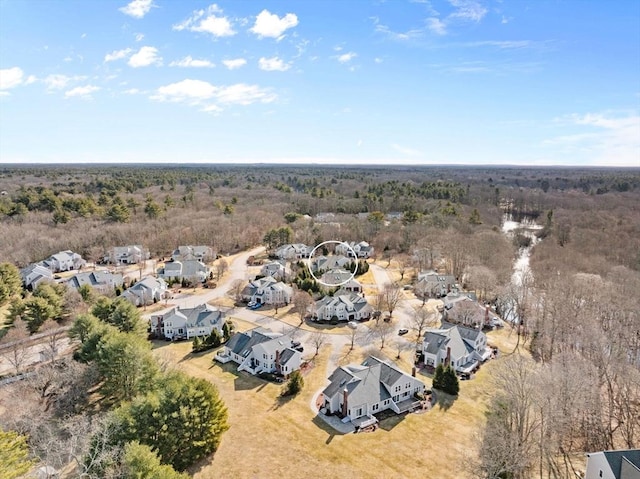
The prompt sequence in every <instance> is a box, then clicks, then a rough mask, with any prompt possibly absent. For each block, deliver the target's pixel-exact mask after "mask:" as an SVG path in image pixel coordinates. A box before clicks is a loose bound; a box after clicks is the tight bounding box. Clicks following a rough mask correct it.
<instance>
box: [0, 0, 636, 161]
mask: <svg viewBox="0 0 640 479" xmlns="http://www.w3.org/2000/svg"><path fill="white" fill-rule="evenodd" d="M0 69H1V72H0V162H3V163H15V162H18V163H23V162H64V163H66V162H127V163H131V162H167V163H192V162H315V163H354V164H374V163H380V164H401V163H404V164H411V163H420V164H443V163H445V164H446V163H452V164H453V163H455V164H494V163H495V164H522V165H551V164H553V165H608V166H614V165H620V166H640V2H637V1H632V0H628V1H626V0H619V1H610V2H609V1H607V2H603V1H596V0H571V1H561V0H553V1H547V0H531V1H509V0H504V1H497V0H491V1H489V0H429V1H427V0H387V1H383V0H369V1H364V0H349V1H346V0H297V1H284V0H282V1H275V0H264V1H263V0H250V1H249V0H243V1H239V0H234V1H219V2H217V3H210V2H201V1H176V0H134V1H132V2H130V3H127V1H126V0H122V1H115V0H114V1H112V0H100V1H87V0H82V1H80V0H64V1H56V0H38V1H17V0H0Z"/></svg>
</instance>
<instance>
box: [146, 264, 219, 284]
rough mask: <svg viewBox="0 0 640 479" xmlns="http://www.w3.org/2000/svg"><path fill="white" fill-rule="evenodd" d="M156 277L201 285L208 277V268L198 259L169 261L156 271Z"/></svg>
mask: <svg viewBox="0 0 640 479" xmlns="http://www.w3.org/2000/svg"><path fill="white" fill-rule="evenodd" d="M158 276H160V277H161V278H163V279H167V280H168V279H171V278H175V279H176V280H178V281H182V280H186V281H191V282H193V283H203V282H205V281H206V280H207V277H208V276H209V267H208V266H207V265H206V264H204V263H203V262H202V261H200V260H198V259H184V260H182V261H177V260H171V261H167V262H166V263H165V264H164V267H163V268H160V269H159V270H158Z"/></svg>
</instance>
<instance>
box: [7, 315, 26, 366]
mask: <svg viewBox="0 0 640 479" xmlns="http://www.w3.org/2000/svg"><path fill="white" fill-rule="evenodd" d="M29 349H30V348H29V329H28V328H27V324H26V323H25V322H24V321H23V320H21V319H17V320H15V321H14V323H13V327H12V328H11V329H9V331H8V332H7V334H5V335H4V337H3V338H2V340H0V354H2V356H3V357H4V358H5V359H6V360H7V361H8V362H9V364H11V365H12V366H13V367H14V369H15V370H16V374H20V373H21V372H22V367H23V366H24V365H25V362H26V360H27V358H28V356H29Z"/></svg>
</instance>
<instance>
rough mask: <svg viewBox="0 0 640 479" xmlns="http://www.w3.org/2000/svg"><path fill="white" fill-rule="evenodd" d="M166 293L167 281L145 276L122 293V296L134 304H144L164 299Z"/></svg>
mask: <svg viewBox="0 0 640 479" xmlns="http://www.w3.org/2000/svg"><path fill="white" fill-rule="evenodd" d="M167 294H168V293H167V283H166V282H165V281H164V279H162V278H154V277H153V276H147V277H146V278H144V279H142V281H138V282H137V283H136V284H134V285H133V286H131V287H130V288H129V289H127V290H126V291H125V292H124V293H122V297H123V298H125V299H127V300H129V301H131V302H132V303H133V304H134V305H135V306H145V305H148V304H153V303H155V302H157V301H160V300H162V299H164V298H165V297H166V296H167Z"/></svg>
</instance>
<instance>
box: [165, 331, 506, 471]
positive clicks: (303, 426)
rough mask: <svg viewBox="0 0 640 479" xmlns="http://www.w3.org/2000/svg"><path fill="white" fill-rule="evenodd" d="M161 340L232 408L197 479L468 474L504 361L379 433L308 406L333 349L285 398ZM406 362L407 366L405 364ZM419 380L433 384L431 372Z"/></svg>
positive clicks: (186, 347) (274, 388) (186, 346)
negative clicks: (325, 417)
mask: <svg viewBox="0 0 640 479" xmlns="http://www.w3.org/2000/svg"><path fill="white" fill-rule="evenodd" d="M240 329H243V328H240ZM158 344H159V345H160V347H158V348H157V351H158V352H161V354H162V356H164V357H168V358H170V359H171V361H172V362H174V363H175V364H176V365H177V367H178V368H180V369H182V370H184V371H185V372H187V373H189V374H191V375H193V376H197V377H202V378H206V379H209V380H211V381H212V382H213V383H215V384H216V385H217V386H218V388H219V390H220V393H221V395H222V397H223V398H224V400H225V403H226V404H227V407H228V408H229V416H230V417H229V423H230V425H231V428H230V429H229V431H227V432H226V433H225V435H224V437H223V440H222V444H221V446H220V448H219V450H218V451H217V452H216V453H215V455H214V457H213V458H212V459H211V460H210V461H208V462H205V463H203V464H200V465H199V467H196V468H194V469H193V470H192V472H193V473H194V477H195V478H196V479H209V478H218V477H220V478H229V477H256V478H261V479H263V478H264V479H268V478H279V479H280V478H285V477H354V478H355V477H358V478H396V477H398V478H400V477H401V478H414V477H415V478H424V477H437V478H442V479H459V478H464V477H470V470H468V469H466V468H467V467H469V465H470V464H471V463H472V459H473V457H474V456H475V455H476V447H477V444H478V439H477V437H476V434H477V433H478V432H479V431H480V428H481V426H482V424H483V422H484V409H485V405H486V402H487V400H488V398H489V397H490V395H491V389H490V386H489V382H488V379H489V377H490V374H491V370H492V369H493V368H494V367H495V364H496V363H497V362H498V361H499V360H496V361H493V362H489V363H487V364H486V365H485V366H484V367H483V368H482V369H481V371H480V372H479V374H478V375H477V377H476V378H475V379H474V380H472V381H463V382H462V383H461V394H460V398H459V399H457V400H456V401H453V403H452V404H446V403H447V402H448V401H444V404H442V405H436V406H435V408H434V409H433V410H431V411H429V412H426V413H424V414H409V415H406V416H400V417H393V418H390V419H387V420H385V421H383V423H382V425H381V428H380V429H378V430H377V431H376V432H374V433H363V434H349V435H339V434H337V433H335V432H334V431H333V430H332V429H330V428H329V427H328V426H326V424H325V423H324V422H323V421H321V420H319V419H317V418H315V414H314V413H313V411H312V410H311V407H310V403H311V401H312V400H313V397H314V395H315V393H316V392H318V391H319V390H320V389H321V388H322V387H323V386H324V385H325V384H326V371H327V360H328V357H329V354H330V348H324V349H323V350H321V352H320V355H319V356H318V357H317V358H316V360H315V361H314V363H315V367H314V368H313V369H312V370H311V371H310V372H309V373H308V374H307V375H306V376H305V388H304V391H303V392H302V394H300V396H298V397H296V398H295V399H293V400H291V401H288V402H284V403H283V402H280V401H279V399H278V394H279V392H280V387H281V386H279V385H275V384H271V383H266V382H264V381H262V380H260V379H257V378H254V377H252V376H250V375H248V374H247V373H244V372H243V373H239V374H238V373H237V372H236V371H235V369H236V367H235V365H233V364H232V363H228V364H225V365H219V364H213V363H212V356H213V354H212V353H211V352H209V353H203V354H200V355H195V356H192V355H190V354H189V353H190V349H191V344H190V343H177V344H166V345H164V344H162V343H158ZM361 357H362V351H354V352H352V353H351V354H350V355H349V357H348V358H346V362H348V361H350V360H354V361H355V360H359V359H360V358H361ZM341 362H343V361H341ZM402 367H403V368H405V370H406V369H407V368H408V363H404V364H402ZM422 379H423V380H424V382H425V383H426V384H427V386H430V384H431V382H430V379H429V378H428V377H424V376H423V377H422ZM463 459H464V460H463Z"/></svg>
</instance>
